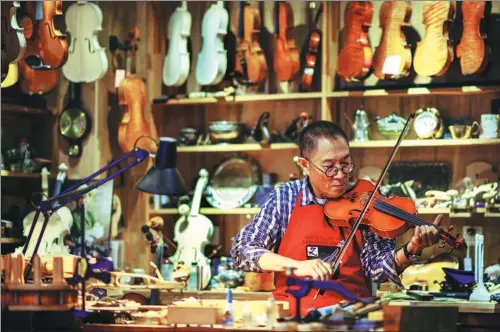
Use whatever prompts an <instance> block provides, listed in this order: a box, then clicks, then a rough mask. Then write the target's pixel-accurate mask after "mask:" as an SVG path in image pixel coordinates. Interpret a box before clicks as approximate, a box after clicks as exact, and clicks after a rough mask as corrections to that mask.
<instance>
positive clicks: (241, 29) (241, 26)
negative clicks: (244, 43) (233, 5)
mask: <svg viewBox="0 0 500 332" xmlns="http://www.w3.org/2000/svg"><path fill="white" fill-rule="evenodd" d="M245 6H246V2H245V1H240V11H239V13H238V37H240V38H241V39H244V38H245Z"/></svg>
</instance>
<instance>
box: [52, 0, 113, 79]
mask: <svg viewBox="0 0 500 332" xmlns="http://www.w3.org/2000/svg"><path fill="white" fill-rule="evenodd" d="M64 19H65V21H66V32H69V34H70V36H71V43H70V45H71V48H70V49H69V54H68V61H67V62H66V63H65V64H64V66H63V67H62V72H63V74H64V76H65V77H66V78H67V79H68V80H69V81H71V82H74V83H79V82H85V83H89V82H94V81H97V80H100V79H101V78H103V77H104V75H105V74H106V72H107V71H108V58H107V56H106V51H105V49H104V47H101V45H100V44H99V40H98V38H97V36H98V32H99V31H101V30H102V11H101V9H100V8H99V6H98V5H96V4H95V3H91V2H87V1H78V2H77V3H74V4H72V5H71V6H69V8H68V10H67V11H66V14H65V16H64Z"/></svg>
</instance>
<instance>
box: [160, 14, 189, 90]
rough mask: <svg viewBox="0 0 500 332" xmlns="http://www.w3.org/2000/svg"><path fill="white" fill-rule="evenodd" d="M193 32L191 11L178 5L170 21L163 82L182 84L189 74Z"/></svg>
mask: <svg viewBox="0 0 500 332" xmlns="http://www.w3.org/2000/svg"><path fill="white" fill-rule="evenodd" d="M190 34H191V13H189V11H187V10H186V9H184V8H183V7H182V6H180V7H177V9H176V10H175V12H174V13H173V14H172V16H171V17H170V20H169V22H168V40H169V47H168V53H167V56H166V57H165V64H164V66H163V83H164V84H165V85H166V86H181V85H183V84H184V83H185V82H186V80H187V78H188V75H189V70H190V66H191V65H190V58H189V52H188V46H187V40H188V38H189V36H190Z"/></svg>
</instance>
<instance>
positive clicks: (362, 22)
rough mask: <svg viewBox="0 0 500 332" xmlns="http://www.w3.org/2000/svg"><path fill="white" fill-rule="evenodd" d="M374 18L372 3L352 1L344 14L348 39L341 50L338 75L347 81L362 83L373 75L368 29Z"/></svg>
mask: <svg viewBox="0 0 500 332" xmlns="http://www.w3.org/2000/svg"><path fill="white" fill-rule="evenodd" d="M372 18H373V5H372V3H371V2H370V1H350V2H348V3H347V7H346V9H345V13H344V22H345V23H344V26H345V29H346V38H345V42H344V45H343V47H342V49H341V50H340V53H339V57H338V63H337V73H338V74H339V75H340V76H341V77H343V78H344V79H345V80H346V81H348V82H350V81H361V80H364V79H365V78H367V77H368V76H369V75H370V74H371V67H372V47H371V45H370V40H369V39H368V29H369V28H370V26H371V23H372Z"/></svg>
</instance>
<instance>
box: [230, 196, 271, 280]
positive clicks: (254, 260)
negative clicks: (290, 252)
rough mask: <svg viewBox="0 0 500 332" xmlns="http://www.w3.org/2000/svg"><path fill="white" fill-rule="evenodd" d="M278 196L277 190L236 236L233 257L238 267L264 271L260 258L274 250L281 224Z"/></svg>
mask: <svg viewBox="0 0 500 332" xmlns="http://www.w3.org/2000/svg"><path fill="white" fill-rule="evenodd" d="M276 197H277V192H276V190H275V191H273V192H272V193H271V194H270V195H269V197H268V199H267V200H266V202H265V203H264V204H263V205H262V208H261V210H260V212H259V213H258V214H257V215H256V216H255V218H254V219H253V220H252V221H251V222H250V223H249V224H248V225H246V226H245V227H243V229H242V230H241V231H240V232H239V233H238V234H237V235H236V237H235V238H234V241H233V247H232V248H231V257H232V259H233V263H234V266H235V267H236V268H238V269H240V270H243V271H245V272H263V270H262V268H261V267H260V265H259V263H258V262H259V259H260V257H261V256H262V255H263V254H265V253H267V252H270V251H271V250H272V248H273V247H274V245H275V244H276V241H277V239H278V234H279V228H280V226H281V225H280V222H279V220H280V215H279V211H278V204H277V198H276Z"/></svg>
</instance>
